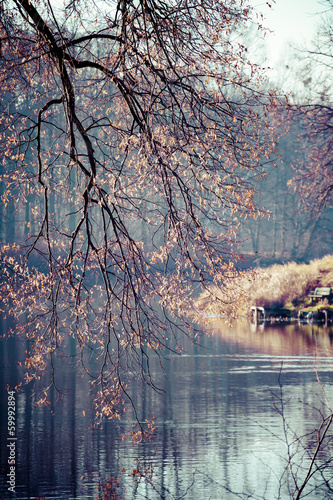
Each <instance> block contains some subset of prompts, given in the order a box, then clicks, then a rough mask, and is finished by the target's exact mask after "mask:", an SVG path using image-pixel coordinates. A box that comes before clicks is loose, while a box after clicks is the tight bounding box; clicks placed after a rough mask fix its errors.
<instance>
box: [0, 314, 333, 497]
mask: <svg viewBox="0 0 333 500" xmlns="http://www.w3.org/2000/svg"><path fill="white" fill-rule="evenodd" d="M4 328H5V325H4ZM205 329H206V330H207V329H208V327H205V326H203V330H205ZM209 329H210V335H205V336H203V337H202V338H200V345H194V346H192V345H185V346H184V348H185V353H184V354H183V355H182V356H178V355H171V356H170V355H169V356H168V359H166V360H165V361H164V369H165V373H164V374H162V373H161V370H160V366H159V362H158V360H157V359H156V358H155V359H154V358H153V359H152V360H151V368H152V371H153V373H154V375H155V381H156V383H157V385H158V386H159V387H160V388H162V389H163V390H164V394H162V395H161V394H158V393H156V392H154V391H152V390H151V389H149V388H142V387H141V386H140V385H139V384H138V387H133V388H132V395H133V398H134V402H135V404H136V405H137V408H138V414H139V418H140V419H142V421H144V420H145V418H149V417H150V416H151V415H152V414H154V415H155V417H156V421H155V423H156V426H157V428H158V434H157V437H156V438H155V439H154V440H153V441H151V442H148V443H147V442H146V443H140V444H137V445H134V444H133V443H132V441H131V439H127V440H124V441H123V440H122V437H121V435H122V433H123V432H124V431H126V430H127V429H129V426H130V424H122V426H119V425H118V426H117V424H115V423H114V422H106V423H104V424H103V425H102V426H101V427H100V428H94V427H93V428H91V427H90V426H91V423H92V419H93V411H92V408H91V405H90V400H89V397H87V393H88V390H89V389H88V387H89V386H88V384H87V381H86V380H85V379H84V378H82V376H81V372H80V371H78V370H77V369H76V368H75V366H71V367H70V368H68V369H67V370H65V371H64V372H63V373H62V383H63V388H64V389H65V393H64V395H63V397H62V398H60V399H59V397H58V396H57V394H56V393H55V391H53V392H52V394H51V396H52V398H53V399H52V400H51V405H50V406H49V407H47V408H45V407H42V408H36V407H35V406H34V399H33V398H32V397H31V396H30V394H29V392H28V391H24V392H21V393H20V394H17V395H16V405H17V446H16V453H17V468H16V485H17V486H16V495H14V494H12V493H11V492H8V489H7V487H8V485H7V484H6V481H7V477H6V474H7V473H8V466H7V460H8V448H7V446H6V440H7V429H6V426H7V423H6V420H7V392H6V389H5V387H6V385H7V384H16V383H17V380H18V376H19V373H18V368H17V367H16V363H15V360H16V358H17V357H20V352H21V351H22V346H21V345H18V344H15V342H14V341H13V340H11V341H10V342H8V341H7V342H2V343H0V349H1V356H0V360H1V367H0V383H1V403H2V404H1V456H0V458H1V481H2V482H1V495H2V496H1V498H4V499H7V498H8V499H10V498H15V499H17V500H19V499H20V500H23V499H35V498H37V497H45V498H46V499H68V500H70V499H82V500H85V499H97V498H100V497H101V495H102V490H103V487H104V486H105V483H106V481H107V479H108V478H109V477H112V478H113V479H112V481H113V488H114V491H117V494H118V497H117V498H123V499H125V500H127V499H128V500H130V499H135V500H139V499H148V500H155V499H160V498H164V499H167V500H171V499H172V500H173V499H177V500H180V499H183V498H184V499H187V500H191V499H192V500H196V499H198V500H199V499H200V500H201V499H204V500H205V499H226V500H228V499H234V498H249V495H252V496H251V498H255V499H263V498H264V499H267V500H271V499H274V500H275V499H277V498H282V499H288V498H292V493H291V492H292V491H293V485H292V482H291V480H290V476H289V475H288V473H287V472H286V470H285V469H286V465H287V463H286V459H287V445H286V442H285V435H284V432H283V425H282V418H281V415H280V414H279V413H278V412H277V411H276V410H278V409H281V408H280V406H279V397H280V396H281V395H282V396H283V400H284V402H285V408H284V412H285V418H286V421H287V423H288V425H289V426H290V428H291V429H293V430H295V431H297V433H298V435H305V434H306V433H308V432H309V431H311V430H313V429H314V428H315V427H316V426H317V425H318V422H319V420H320V415H319V413H318V410H317V409H318V408H319V409H323V405H322V403H321V401H322V400H323V393H322V390H321V387H320V385H319V384H318V381H317V374H318V375H319V378H320V381H321V384H322V386H323V388H324V390H325V393H326V396H327V398H328V399H329V401H330V402H331V404H333V374H332V367H333V345H332V332H331V331H330V330H329V329H324V328H322V329H320V328H318V327H315V326H309V325H306V326H302V327H298V326H291V325H289V326H287V327H282V328H281V327H277V326H274V327H269V328H265V329H264V328H262V327H258V328H255V327H254V326H252V325H249V324H248V323H247V322H239V323H237V325H235V327H233V328H232V329H229V328H228V327H226V326H225V325H224V324H223V323H220V324H219V323H216V324H214V325H213V326H210V327H209ZM64 366H65V365H64ZM274 405H275V409H274ZM126 425H128V427H126ZM290 440H291V434H290ZM302 443H303V445H304V447H305V448H306V447H309V446H310V447H311V446H313V442H312V441H311V436H310V435H309V436H308V437H307V438H305V439H304V441H303V442H302ZM292 451H295V448H293V449H292ZM325 453H326V452H325V451H324V452H323V454H322V456H321V459H322V460H325V459H326V458H329V457H328V456H326V455H325ZM327 453H332V450H330V452H327ZM303 455H304V453H299V454H297V455H296V457H295V467H296V466H298V465H300V464H303V465H304V466H306V459H305V458H304V460H303V462H302V460H301V457H302V456H303ZM133 471H134V472H133ZM135 471H139V473H138V472H135ZM295 471H296V468H295ZM141 473H143V474H141ZM302 474H303V475H304V471H303V470H302V469H301V468H299V469H298V475H299V477H300V478H301V477H303V476H302ZM111 498H113V497H111ZM308 498H310V499H315V498H316V499H317V498H318V499H324V498H327V499H328V498H331V497H330V496H329V495H328V496H326V493H325V492H323V491H317V492H313V493H311V494H310V496H309V497H308Z"/></svg>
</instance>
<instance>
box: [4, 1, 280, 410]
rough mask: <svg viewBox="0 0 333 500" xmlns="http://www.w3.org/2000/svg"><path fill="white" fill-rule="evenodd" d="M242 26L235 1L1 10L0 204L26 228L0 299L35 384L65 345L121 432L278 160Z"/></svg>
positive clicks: (227, 268)
mask: <svg viewBox="0 0 333 500" xmlns="http://www.w3.org/2000/svg"><path fill="white" fill-rule="evenodd" d="M252 14H253V11H252V8H251V7H250V6H249V5H247V3H246V2H243V1H242V0H239V1H235V0H228V1H226V2H220V1H217V0H202V1H199V2H198V1H192V0H171V1H169V2H163V1H160V0H135V1H127V0H121V1H118V2H117V1H109V2H108V1H105V2H102V3H97V2H89V4H86V3H85V2H84V1H81V0H72V1H68V2H65V3H64V5H63V7H59V4H58V3H54V4H53V3H52V2H51V1H50V0H42V1H41V2H34V1H33V0H32V1H30V0H5V1H4V2H3V3H2V7H1V8H0V19H1V24H0V30H1V31H0V40H1V59H0V65H1V72H0V81H1V107H2V113H1V117H0V148H1V156H2V158H3V163H2V177H3V180H4V181H5V183H6V189H4V191H3V193H2V200H3V203H4V204H5V205H6V204H7V205H8V204H9V203H15V212H13V213H15V214H19V213H20V212H19V211H20V207H21V206H23V207H24V208H25V209H26V208H27V207H28V209H29V215H28V218H26V221H25V223H26V231H25V235H24V238H22V240H21V241H19V242H15V243H14V244H9V242H5V244H3V245H2V272H3V275H4V277H5V280H4V284H3V287H2V294H1V295H2V300H3V301H4V302H5V305H6V307H7V308H9V307H10V308H11V313H12V314H13V315H14V316H15V318H16V320H17V328H16V332H17V334H20V335H22V336H23V337H24V338H27V339H29V340H30V341H31V342H30V351H29V353H28V356H27V359H26V361H25V366H26V369H27V375H26V378H27V380H28V381H30V380H36V381H38V380H39V379H40V377H41V376H42V375H43V374H46V376H47V377H49V384H55V385H56V376H55V374H54V367H55V365H56V358H57V354H58V352H61V350H63V349H65V346H66V345H68V343H69V342H70V340H69V339H71V342H72V341H73V342H75V343H76V348H75V352H76V353H78V355H79V358H80V359H81V361H82V364H83V367H84V370H85V371H86V372H87V373H88V375H89V376H91V377H92V380H93V381H95V382H96V386H97V387H98V391H97V393H96V394H95V396H96V404H97V407H98V414H99V415H100V416H101V415H106V416H108V417H110V418H111V417H119V416H120V414H121V411H122V410H121V403H122V402H123V401H126V400H127V401H128V399H130V396H129V394H128V393H127V389H126V387H127V384H128V383H129V381H130V378H131V376H138V375H139V376H142V377H143V378H144V379H145V380H146V381H147V382H148V383H150V384H152V385H154V382H153V381H152V380H151V377H150V374H149V355H150V353H151V352H154V353H156V354H157V355H160V356H161V355H163V352H164V349H165V348H166V347H169V348H176V347H175V344H172V343H170V340H169V339H170V337H171V336H172V333H173V332H174V331H175V329H177V328H182V325H184V321H185V322H186V321H187V319H186V318H187V317H189V316H192V315H193V314H194V312H195V303H194V299H195V293H196V290H198V289H202V287H207V285H208V284H210V283H214V284H216V285H219V286H223V283H224V282H225V281H226V280H228V279H230V277H231V276H232V275H233V273H234V270H235V262H236V260H237V255H236V253H235V250H234V247H233V244H234V243H235V241H236V238H237V236H236V228H237V225H238V224H239V221H240V220H242V219H244V218H248V217H256V216H257V215H260V214H261V213H262V209H261V208H260V207H259V208H257V207H256V206H255V204H254V201H253V198H254V193H255V189H256V181H257V180H258V179H259V178H260V177H262V176H264V175H265V165H266V164H267V163H268V162H271V157H272V152H273V151H274V148H275V142H274V134H273V133H272V131H271V128H270V124H269V120H268V118H267V115H268V111H269V109H270V108H271V107H272V106H273V105H274V99H275V97H274V95H273V93H268V92H263V91H262V89H261V82H262V75H261V72H260V69H259V68H258V67H257V66H256V65H253V64H251V62H250V61H249V60H248V57H247V50H246V46H245V45H246V44H245V42H244V41H243V38H242V37H243V35H244V33H245V32H246V30H247V28H248V26H249V23H255V22H256V21H255V20H253V18H252V17H251V16H252ZM258 28H259V29H261V26H260V24H259V26H258ZM10 200H14V201H12V202H11V201H10ZM26 211H27V210H26ZM17 218H18V216H17ZM21 223H22V224H23V222H22V221H21ZM91 355H92V356H93V358H94V362H95V364H94V366H93V367H91V366H90V363H89V362H88V361H89V359H88V358H90V357H91ZM131 374H132V375H131ZM42 400H43V398H42V399H41V401H42Z"/></svg>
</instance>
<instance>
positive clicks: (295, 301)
mask: <svg viewBox="0 0 333 500" xmlns="http://www.w3.org/2000/svg"><path fill="white" fill-rule="evenodd" d="M318 287H329V288H332V290H333V255H326V256H325V257H323V258H322V259H317V260H314V261H312V262H310V263H309V264H296V263H295V262H290V263H288V264H284V265H273V266H270V267H268V268H266V269H262V268H258V269H252V270H248V271H243V272H241V273H240V274H238V275H235V276H234V277H232V278H228V280H227V281H226V283H225V286H224V288H223V289H220V288H217V287H214V286H212V287H211V288H210V289H208V290H206V291H205V292H203V293H202V294H201V295H200V297H199V299H198V301H197V308H198V311H199V312H200V313H201V314H204V315H205V316H228V317H249V316H250V314H251V307H253V306H255V307H263V308H265V309H285V310H288V311H291V312H293V313H294V314H297V313H298V311H302V312H303V313H304V314H307V313H309V312H312V313H317V312H318V311H320V310H322V309H325V310H326V311H331V312H332V313H333V304H332V302H331V301H330V300H329V299H327V298H324V299H322V300H318V299H316V300H313V299H312V298H311V297H309V295H311V294H312V293H313V292H314V290H315V289H316V288H318Z"/></svg>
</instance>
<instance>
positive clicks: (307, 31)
mask: <svg viewBox="0 0 333 500" xmlns="http://www.w3.org/2000/svg"><path fill="white" fill-rule="evenodd" d="M267 3H269V4H271V6H272V7H271V8H269V7H268V6H267ZM255 5H256V7H257V9H258V10H260V11H262V12H263V14H264V15H265V18H266V20H265V22H264V25H265V26H266V27H267V28H270V29H271V30H273V31H274V33H273V34H271V35H269V37H268V40H267V42H265V46H266V51H267V58H268V60H269V63H270V65H272V66H275V65H276V64H277V63H278V61H279V59H283V56H284V53H285V52H286V50H287V49H286V46H287V43H288V42H292V43H295V42H296V43H298V44H300V45H301V46H305V45H306V44H307V43H309V42H310V41H311V38H312V37H313V35H314V32H315V26H316V24H318V22H319V21H320V15H318V12H323V10H324V7H323V5H322V4H321V3H320V2H319V1H318V0H276V2H275V3H274V1H273V0H268V2H266V1H265V0H264V1H262V2H260V0H259V1H258V2H257V1H256V2H255Z"/></svg>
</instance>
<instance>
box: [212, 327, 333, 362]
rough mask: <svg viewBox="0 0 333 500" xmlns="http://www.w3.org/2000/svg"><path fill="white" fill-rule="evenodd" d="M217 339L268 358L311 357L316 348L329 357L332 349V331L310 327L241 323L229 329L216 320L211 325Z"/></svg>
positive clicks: (330, 328) (329, 328)
mask: <svg viewBox="0 0 333 500" xmlns="http://www.w3.org/2000/svg"><path fill="white" fill-rule="evenodd" d="M208 326H210V328H211V329H213V331H214V333H215V334H216V335H220V336H222V338H224V339H226V340H230V341H232V342H237V343H239V344H240V345H242V346H246V347H248V348H255V349H257V350H259V351H260V352H261V351H263V352H265V353H267V354H288V355H299V354H307V353H312V352H313V349H314V348H319V349H323V351H319V352H318V353H317V354H318V355H319V354H323V355H325V354H328V353H327V351H325V350H326V349H330V350H332V349H333V346H332V339H333V328H332V327H327V328H326V327H322V326H320V325H307V324H297V323H293V324H287V325H286V324H283V325H281V324H279V323H276V324H270V325H269V326H266V325H264V324H259V325H253V324H251V323H250V322H249V321H247V320H238V321H237V322H235V323H234V324H233V326H232V327H231V328H229V327H228V326H227V325H226V324H225V322H224V320H214V321H213V322H210V323H209V325H208Z"/></svg>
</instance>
